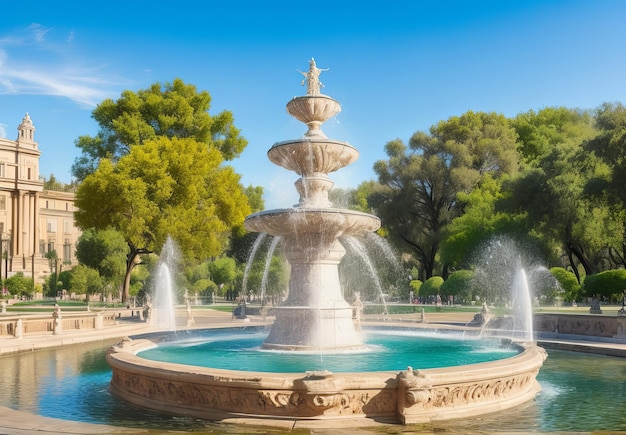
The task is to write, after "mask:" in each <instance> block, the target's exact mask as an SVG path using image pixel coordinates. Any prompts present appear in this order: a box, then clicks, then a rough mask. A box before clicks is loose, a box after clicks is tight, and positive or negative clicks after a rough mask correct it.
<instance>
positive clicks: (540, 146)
mask: <svg viewBox="0 0 626 435" xmlns="http://www.w3.org/2000/svg"><path fill="white" fill-rule="evenodd" d="M511 125H512V126H513V127H514V128H515V131H516V132H517V135H518V143H519V152H520V154H521V155H522V160H523V161H524V162H525V163H527V164H530V165H534V164H536V163H537V162H538V161H539V160H540V159H541V158H542V157H543V156H545V155H547V154H549V153H550V152H551V151H552V149H553V148H554V147H555V146H557V145H560V144H566V143H575V144H580V143H581V141H582V140H584V139H585V138H589V137H592V136H593V135H594V128H593V117H592V115H591V113H590V112H589V111H582V110H578V109H568V108H566V107H546V108H544V109H541V110H540V111H539V112H535V111H533V110H529V111H528V112H525V113H521V114H519V115H517V116H516V117H515V118H513V119H512V120H511Z"/></svg>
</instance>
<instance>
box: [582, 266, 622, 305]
mask: <svg viewBox="0 0 626 435" xmlns="http://www.w3.org/2000/svg"><path fill="white" fill-rule="evenodd" d="M624 290H626V270H623V269H620V270H606V271H604V272H600V273H596V274H595V275H587V276H586V277H585V281H584V282H583V291H584V295H585V296H587V297H598V298H604V299H607V300H608V301H609V302H618V301H621V300H622V298H623V295H624Z"/></svg>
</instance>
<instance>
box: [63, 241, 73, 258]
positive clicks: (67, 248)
mask: <svg viewBox="0 0 626 435" xmlns="http://www.w3.org/2000/svg"><path fill="white" fill-rule="evenodd" d="M63 259H64V260H66V261H69V260H71V259H72V245H71V244H70V239H65V243H63Z"/></svg>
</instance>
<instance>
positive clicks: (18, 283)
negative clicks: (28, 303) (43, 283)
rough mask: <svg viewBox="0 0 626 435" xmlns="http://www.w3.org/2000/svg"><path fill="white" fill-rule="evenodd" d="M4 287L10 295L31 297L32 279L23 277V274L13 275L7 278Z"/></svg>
mask: <svg viewBox="0 0 626 435" xmlns="http://www.w3.org/2000/svg"><path fill="white" fill-rule="evenodd" d="M4 283H5V284H4V285H5V287H6V288H7V290H8V291H9V293H11V294H12V295H15V296H19V297H26V298H32V297H33V279H32V278H27V277H26V276H24V273H23V272H17V273H16V274H15V275H13V276H11V277H9V278H7V279H6V280H5V281H4Z"/></svg>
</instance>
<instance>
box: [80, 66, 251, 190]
mask: <svg viewBox="0 0 626 435" xmlns="http://www.w3.org/2000/svg"><path fill="white" fill-rule="evenodd" d="M210 107H211V96H210V95H209V93H208V92H207V91H200V92H198V91H197V89H196V87H195V86H193V85H190V84H185V83H184V82H183V81H182V80H180V79H178V78H177V79H175V80H174V81H173V82H172V83H165V84H161V83H155V84H153V85H152V86H150V87H149V88H148V89H143V90H140V91H138V92H133V91H129V90H126V91H124V92H122V95H121V96H120V98H119V99H118V100H116V101H113V100H111V99H106V100H104V101H103V102H102V103H100V104H99V105H98V106H97V107H96V109H95V110H94V111H93V113H92V117H93V118H94V119H95V120H96V122H97V123H98V125H99V126H100V131H99V132H98V134H97V135H96V136H95V137H90V136H81V137H80V138H78V140H77V141H76V142H75V144H76V146H77V147H78V148H79V149H80V150H81V155H80V156H79V157H78V158H77V159H76V160H75V161H74V164H73V166H72V174H73V175H74V176H75V177H76V178H77V179H78V180H79V181H81V180H83V179H85V177H87V175H89V174H91V173H93V172H94V171H95V170H96V169H97V167H98V165H99V162H100V160H101V159H108V160H110V161H112V162H114V163H115V162H117V161H118V160H119V159H120V158H121V157H122V156H124V155H126V154H128V153H129V152H130V150H131V148H132V147H133V146H135V145H141V144H144V143H145V142H146V141H151V140H155V139H157V138H158V137H169V138H174V137H178V138H193V139H195V140H196V141H197V142H200V143H203V144H205V145H207V146H208V147H209V148H211V149H214V150H216V151H218V152H219V153H220V154H221V156H222V158H223V159H225V160H232V159H233V158H235V157H237V156H238V155H239V154H240V153H241V152H242V151H243V150H244V148H245V147H246V145H247V141H246V140H245V139H244V138H243V137H241V136H240V135H239V130H238V129H237V128H236V127H235V126H234V124H233V121H234V120H233V115H232V113H231V112H229V111H223V112H221V113H219V114H217V115H215V116H211V115H210V114H209V109H210Z"/></svg>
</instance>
